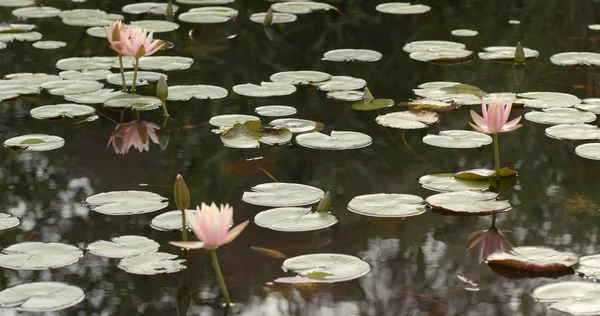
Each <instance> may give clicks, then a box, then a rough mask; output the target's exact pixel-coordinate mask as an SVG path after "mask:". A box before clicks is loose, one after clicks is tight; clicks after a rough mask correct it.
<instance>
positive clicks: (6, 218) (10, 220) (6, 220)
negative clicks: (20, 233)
mask: <svg viewBox="0 0 600 316" xmlns="http://www.w3.org/2000/svg"><path fill="white" fill-rule="evenodd" d="M19 225H21V220H20V219H19V218H18V217H16V216H13V215H11V214H6V213H0V230H6V229H11V228H14V227H17V226H19Z"/></svg>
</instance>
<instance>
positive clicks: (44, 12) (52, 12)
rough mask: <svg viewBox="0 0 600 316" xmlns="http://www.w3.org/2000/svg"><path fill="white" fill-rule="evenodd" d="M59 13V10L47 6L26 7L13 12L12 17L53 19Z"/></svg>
mask: <svg viewBox="0 0 600 316" xmlns="http://www.w3.org/2000/svg"><path fill="white" fill-rule="evenodd" d="M60 12H61V10H60V9H57V8H54V7H49V6H43V7H26V8H19V9H15V10H13V11H12V15H14V16H16V17H19V18H28V19H38V18H51V17H55V16H58V15H59V14H60Z"/></svg>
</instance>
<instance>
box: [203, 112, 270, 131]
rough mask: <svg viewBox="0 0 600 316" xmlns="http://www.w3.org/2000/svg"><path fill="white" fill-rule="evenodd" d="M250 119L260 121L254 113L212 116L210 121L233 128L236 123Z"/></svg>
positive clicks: (223, 126)
mask: <svg viewBox="0 0 600 316" xmlns="http://www.w3.org/2000/svg"><path fill="white" fill-rule="evenodd" d="M248 121H260V119H259V118H258V117H256V116H254V115H245V114H223V115H217V116H213V117H211V118H210V120H209V121H208V123H209V124H210V125H212V126H216V127H221V128H231V127H233V126H234V125H235V124H243V123H245V122H248Z"/></svg>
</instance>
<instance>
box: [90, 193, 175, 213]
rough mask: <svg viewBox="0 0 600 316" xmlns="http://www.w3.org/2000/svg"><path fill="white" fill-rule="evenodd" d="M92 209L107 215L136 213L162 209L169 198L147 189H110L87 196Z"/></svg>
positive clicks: (167, 203)
mask: <svg viewBox="0 0 600 316" xmlns="http://www.w3.org/2000/svg"><path fill="white" fill-rule="evenodd" d="M84 202H85V203H86V204H87V206H88V207H89V208H90V210H92V211H95V212H98V213H102V214H106V215H136V214H145V213H150V212H154V211H158V210H161V209H163V208H165V207H167V205H169V199H167V198H165V197H162V196H160V195H158V194H156V193H152V192H147V191H134V190H131V191H110V192H103V193H98V194H94V195H90V196H88V197H87V198H85V200H84Z"/></svg>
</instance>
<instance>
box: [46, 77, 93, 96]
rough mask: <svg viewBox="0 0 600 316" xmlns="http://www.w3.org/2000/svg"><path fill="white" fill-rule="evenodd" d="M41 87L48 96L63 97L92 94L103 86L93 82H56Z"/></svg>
mask: <svg viewBox="0 0 600 316" xmlns="http://www.w3.org/2000/svg"><path fill="white" fill-rule="evenodd" d="M41 87H42V88H43V89H46V90H48V92H49V93H50V94H54V95H65V94H78V93H89V92H94V91H97V90H100V89H102V87H104V85H103V84H102V83H100V82H98V81H93V80H58V81H51V82H46V83H44V84H42V85H41Z"/></svg>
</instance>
